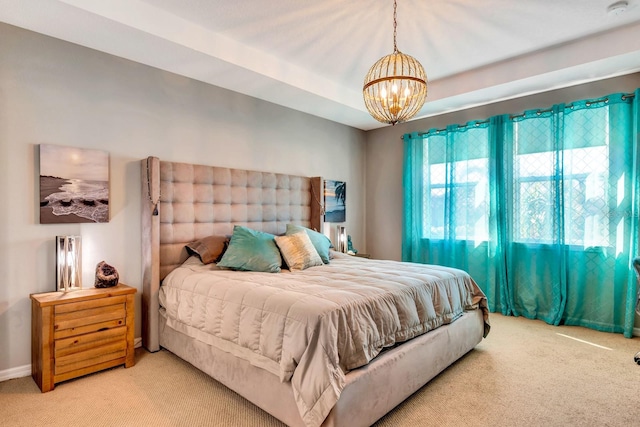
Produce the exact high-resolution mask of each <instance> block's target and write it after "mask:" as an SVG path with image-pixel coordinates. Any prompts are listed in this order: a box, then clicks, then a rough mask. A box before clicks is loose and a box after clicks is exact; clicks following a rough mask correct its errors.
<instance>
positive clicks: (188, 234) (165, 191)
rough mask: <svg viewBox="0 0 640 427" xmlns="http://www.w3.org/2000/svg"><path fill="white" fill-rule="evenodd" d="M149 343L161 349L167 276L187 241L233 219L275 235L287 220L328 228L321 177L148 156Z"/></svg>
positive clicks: (145, 304)
mask: <svg viewBox="0 0 640 427" xmlns="http://www.w3.org/2000/svg"><path fill="white" fill-rule="evenodd" d="M141 170H142V177H141V178H142V209H141V213H142V264H143V265H142V267H143V291H142V322H143V324H142V344H143V345H144V347H145V348H147V349H148V350H149V351H157V350H158V349H159V348H160V347H159V340H158V310H159V302H158V292H159V289H160V282H161V281H162V279H164V277H165V276H166V275H167V274H169V273H170V272H171V271H172V270H173V269H174V268H176V267H177V266H179V265H180V264H181V263H182V262H184V260H185V259H186V258H187V252H186V250H185V249H184V246H185V244H186V243H189V242H192V241H194V240H197V239H200V238H203V237H206V236H210V235H230V234H231V233H232V232H233V226H234V225H245V226H247V227H251V228H253V229H255V230H261V231H266V232H268V233H272V234H279V233H283V232H284V231H285V229H286V225H287V224H288V223H294V224H300V225H303V226H305V227H309V228H312V229H315V230H322V210H323V197H322V189H323V187H322V182H323V181H322V178H320V177H316V178H308V177H301V176H294V175H285V174H277V173H270V172H256V171H247V170H240V169H229V168H222V167H215V166H203V165H193V164H187V163H176V162H161V161H160V160H159V159H158V158H157V157H148V158H146V159H144V160H142V164H141Z"/></svg>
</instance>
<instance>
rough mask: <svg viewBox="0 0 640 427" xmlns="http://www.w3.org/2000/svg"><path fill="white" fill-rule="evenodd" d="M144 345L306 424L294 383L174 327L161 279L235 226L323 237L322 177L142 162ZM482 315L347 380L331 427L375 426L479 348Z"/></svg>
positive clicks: (289, 420) (398, 350) (394, 352)
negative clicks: (203, 242) (298, 229)
mask: <svg viewBox="0 0 640 427" xmlns="http://www.w3.org/2000/svg"><path fill="white" fill-rule="evenodd" d="M141 170H142V174H141V175H142V210H141V211H142V252H143V253H142V262H143V292H142V316H143V324H142V344H143V346H144V347H145V348H146V349H147V350H149V351H152V352H153V351H157V350H159V349H160V347H164V348H165V349H167V350H169V351H171V352H172V353H174V354H176V355H177V356H178V357H180V358H182V359H184V360H186V361H188V362H189V363H191V364H192V365H194V366H195V367H197V368H198V369H200V370H202V371H203V372H205V373H207V374H208V375H210V376H211V377H213V378H214V379H216V380H217V381H219V382H221V383H222V384H224V385H225V386H227V387H229V388H230V389H232V390H234V391H235V392H237V393H238V394H240V395H241V396H243V397H245V398H246V399H247V400H249V401H250V402H252V403H254V404H255V405H256V406H258V407H260V408H262V409H263V410H265V411H266V412H268V413H270V414H271V415H273V416H274V417H276V418H278V419H279V420H281V421H282V422H284V423H286V424H287V425H289V426H304V423H303V421H302V419H301V417H300V415H299V413H298V409H297V406H296V404H295V400H294V397H293V391H292V388H291V385H290V383H288V382H285V383H282V382H280V380H279V378H278V377H277V376H275V375H273V374H271V373H270V372H267V371H265V370H263V369H260V368H257V367H255V366H253V365H251V364H249V363H248V362H246V361H244V360H241V359H238V358H235V357H234V356H232V355H230V354H229V353H225V352H224V351H221V350H219V349H217V348H215V347H213V346H211V345H208V344H204V343H202V342H200V341H196V340H194V339H192V338H189V337H187V336H186V335H184V334H182V333H180V332H178V331H176V330H174V329H172V328H170V327H168V326H166V324H165V323H166V322H163V317H162V314H161V313H160V305H159V301H158V293H159V289H160V283H161V281H162V279H163V278H164V277H165V276H166V275H167V274H168V273H169V272H170V271H172V270H173V269H174V268H176V267H177V266H179V265H180V264H181V263H182V262H183V261H184V260H185V259H186V258H187V253H186V250H185V249H184V245H185V244H186V243H188V242H191V241H193V240H196V239H199V238H202V237H206V236H209V235H212V234H218V235H219V234H229V235H230V234H231V233H232V231H233V226H234V225H235V224H238V225H246V226H248V227H251V228H254V229H257V230H262V231H266V232H270V233H274V234H278V233H282V232H284V231H285V228H286V224H287V223H296V224H301V225H303V226H306V227H309V228H312V229H316V230H322V212H323V197H322V194H323V193H322V189H323V186H322V184H323V180H322V178H321V177H315V178H307V177H300V176H292V175H283V174H275V173H267V172H255V171H245V170H238V169H227V168H220V167H213V166H202V165H191V164H186V163H176V162H161V161H160V160H159V159H158V158H156V157H149V158H147V159H143V160H142V162H141ZM484 327H485V326H484V318H483V313H482V311H481V310H474V311H471V312H466V313H465V314H464V315H463V316H462V317H461V318H459V319H457V320H456V321H455V322H453V323H451V324H449V325H445V326H441V327H439V328H437V329H435V330H433V331H431V332H429V333H427V334H424V335H421V336H419V337H417V338H414V339H412V340H410V341H408V342H406V343H403V344H402V345H399V346H397V347H394V348H393V349H390V350H387V351H385V352H383V353H382V354H380V355H379V356H378V357H376V358H375V359H374V360H373V361H372V362H371V363H369V364H368V365H366V366H363V367H361V368H358V369H355V370H353V371H351V372H349V373H347V374H346V383H345V387H344V389H343V391H342V394H341V395H340V399H339V400H338V402H337V403H336V405H335V407H334V408H333V409H332V411H331V412H330V414H329V416H328V417H327V419H326V420H325V421H324V423H323V426H350V427H351V426H357V425H362V426H369V425H371V424H373V423H374V422H375V421H376V420H378V419H379V418H381V417H382V416H383V415H385V414H386V413H387V412H389V411H390V410H392V409H393V408H394V407H395V406H397V405H398V404H399V403H401V402H402V401H403V400H405V399H406V398H407V397H409V396H410V395H411V394H412V393H414V392H415V391H417V390H418V389H419V388H420V387H422V386H423V385H424V384H426V383H427V382H429V381H430V380H431V379H432V378H433V377H435V376H436V375H438V373H440V372H442V371H443V370H444V369H446V368H447V367H448V366H449V365H450V364H452V363H453V362H455V361H456V360H458V359H459V358H460V357H462V356H463V355H465V354H466V353H467V352H469V351H470V350H471V349H473V348H474V347H475V346H476V345H477V344H478V343H479V342H480V341H481V340H482V337H483V334H484Z"/></svg>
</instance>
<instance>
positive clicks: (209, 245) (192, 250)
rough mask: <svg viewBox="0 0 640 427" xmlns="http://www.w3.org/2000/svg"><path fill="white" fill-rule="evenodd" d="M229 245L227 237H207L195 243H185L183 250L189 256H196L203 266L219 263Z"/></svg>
mask: <svg viewBox="0 0 640 427" xmlns="http://www.w3.org/2000/svg"><path fill="white" fill-rule="evenodd" d="M228 244H229V238H228V237H227V236H207V237H204V238H202V239H199V240H196V241H195V242H191V243H187V244H186V245H185V248H186V249H187V253H188V254H189V255H197V256H198V257H199V258H200V261H202V263H203V264H211V263H212V262H218V261H220V258H221V257H222V254H223V253H224V250H225V249H226V248H227V245H228Z"/></svg>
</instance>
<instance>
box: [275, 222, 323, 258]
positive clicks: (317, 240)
mask: <svg viewBox="0 0 640 427" xmlns="http://www.w3.org/2000/svg"><path fill="white" fill-rule="evenodd" d="M302 230H304V231H306V232H307V234H308V235H309V239H311V243H312V244H313V247H314V248H316V251H318V255H320V259H322V262H323V263H325V264H329V248H330V247H331V240H329V238H328V237H327V236H325V235H324V234H322V233H318V232H317V231H313V230H311V229H310V228H306V227H303V226H301V225H294V224H287V231H286V232H285V234H286V235H290V234H295V233H297V232H299V231H302Z"/></svg>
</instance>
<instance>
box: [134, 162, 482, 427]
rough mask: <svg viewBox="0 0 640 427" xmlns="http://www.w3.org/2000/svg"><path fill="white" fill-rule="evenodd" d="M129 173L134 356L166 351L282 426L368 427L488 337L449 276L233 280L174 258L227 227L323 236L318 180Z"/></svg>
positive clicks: (327, 273) (304, 274)
mask: <svg viewBox="0 0 640 427" xmlns="http://www.w3.org/2000/svg"><path fill="white" fill-rule="evenodd" d="M141 170H142V202H143V203H142V210H141V212H142V248H143V256H142V258H143V293H142V315H143V346H144V347H145V348H146V349H148V350H149V351H157V350H159V349H160V347H163V348H165V349H167V350H169V351H171V352H172V353H174V354H176V355H177V356H178V357H180V358H182V359H184V360H186V361H188V362H189V363H191V364H192V365H194V366H195V367H197V368H198V369H200V370H202V371H204V372H205V373H207V374H208V375H210V376H211V377H213V378H214V379H216V380H217V381H219V382H221V383H222V384H224V385H226V386H227V387H229V388H230V389H232V390H234V391H236V392H237V393H239V394H240V395H242V396H243V397H245V398H246V399H247V400H249V401H251V402H252V403H254V404H255V405H257V406H258V407H260V408H262V409H263V410H265V411H266V412H268V413H270V414H271V415H273V416H275V417H276V418H278V419H280V420H281V421H282V422H284V423H286V424H287V425H290V426H314V427H315V426H319V425H323V426H354V425H362V426H368V425H371V424H373V423H374V422H375V421H376V420H378V419H379V418H380V417H382V416H383V415H384V414H386V413H387V412H389V411H390V410H391V409H393V408H394V407H395V406H397V405H398V404H399V403H400V402H402V401H403V400H404V399H406V398H407V397H408V396H410V395H411V394H412V393H414V392H415V391H416V390H418V389H419V388H420V387H422V386H423V385H424V384H426V383H427V382H428V381H430V380H431V379H432V378H433V377H435V376H436V375H437V374H438V373H440V372H441V371H443V370H444V369H445V368H447V367H448V366H449V365H450V364H451V363H453V362H454V361H456V360H458V359H459V358H460V357H462V356H463V355H465V354H466V353H467V352H469V351H470V350H471V349H473V348H474V347H475V346H476V345H477V344H478V343H479V342H480V341H481V340H482V339H483V337H484V336H486V334H487V333H488V331H489V322H488V311H487V306H486V298H485V297H484V295H483V294H482V292H481V291H480V290H479V289H478V288H477V285H476V284H475V282H473V280H472V279H471V278H470V277H469V276H468V275H467V274H466V273H464V272H462V271H460V270H455V269H449V268H445V267H438V266H424V265H420V264H410V263H399V262H395V261H383V260H368V259H364V258H356V257H353V256H350V255H346V254H340V253H336V252H331V257H332V259H331V260H330V261H329V263H328V264H324V263H318V264H317V265H315V266H311V267H309V268H304V269H301V270H296V271H294V270H293V269H291V271H289V270H287V269H282V270H281V271H280V272H279V273H263V272H247V271H243V272H238V271H230V270H228V269H223V268H220V267H219V266H217V265H216V264H215V263H210V264H204V263H203V262H202V261H201V260H200V259H199V258H198V257H196V256H190V255H192V253H191V252H188V251H187V250H186V248H185V246H186V245H187V244H190V243H192V242H194V241H197V240H199V239H204V238H207V236H232V237H231V238H232V239H234V238H235V236H236V232H237V231H238V230H239V229H249V230H256V233H260V232H265V233H270V234H273V235H277V236H283V235H287V236H288V234H289V233H288V231H289V225H291V224H294V225H295V227H302V228H304V229H305V230H307V233H312V231H310V230H322V211H323V204H322V197H321V194H322V183H323V180H322V178H320V177H315V178H308V177H300V176H292V175H284V174H276V173H267V172H256V171H245V170H237V169H228V168H220V167H215V166H204V165H192V164H186V163H178V162H164V161H160V160H159V159H158V158H155V157H149V158H147V159H143V160H142V164H141ZM285 232H286V233H285ZM305 235H306V234H305V233H304V232H298V233H296V235H295V236H289V237H292V238H293V237H295V238H301V237H305ZM305 239H306V237H305ZM232 243H233V240H232ZM229 247H230V246H229ZM325 262H326V260H325ZM221 264H222V263H221ZM161 283H163V284H162V287H161ZM223 296H224V298H229V299H228V300H226V299H225V300H222V298H223ZM276 298H277V299H276ZM274 301H277V302H274ZM283 301H286V302H287V303H288V304H291V305H289V306H284V305H283V304H284V302H283ZM305 304H306V305H305ZM220 307H224V310H223V309H222V308H220ZM229 307H233V311H230V309H229ZM420 307H422V308H420ZM436 308H438V311H437V313H436V311H434V310H435V309H436ZM223 312H224V313H226V314H222V313H223ZM413 312H419V313H413ZM229 313H233V314H229ZM409 314H412V315H413V314H417V317H418V318H419V319H422V320H419V321H415V320H410V319H409V320H407V319H408V318H409ZM209 316H211V318H210V319H209V318H208V317H209ZM385 316H386V318H385ZM226 318H231V319H233V320H232V321H231V323H228V324H229V325H235V326H231V327H228V326H224V325H225V324H226V323H223V322H224V321H225V319H226ZM425 319H428V320H425ZM407 322H408V323H407ZM249 324H253V325H255V326H256V329H255V330H254V329H249V326H247V325H249ZM212 325H215V326H212ZM300 325H302V326H300ZM362 325H369V326H371V327H370V328H366V327H363V326H362ZM407 325H408V326H407ZM243 331H249V332H243ZM274 331H276V332H274ZM380 331H384V333H380Z"/></svg>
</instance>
